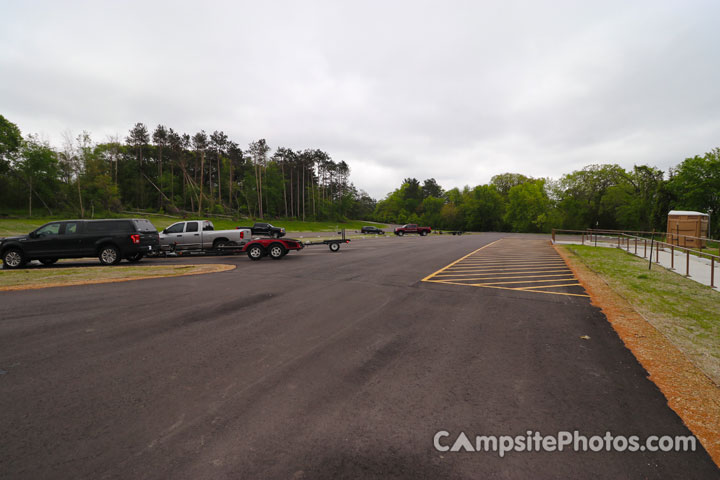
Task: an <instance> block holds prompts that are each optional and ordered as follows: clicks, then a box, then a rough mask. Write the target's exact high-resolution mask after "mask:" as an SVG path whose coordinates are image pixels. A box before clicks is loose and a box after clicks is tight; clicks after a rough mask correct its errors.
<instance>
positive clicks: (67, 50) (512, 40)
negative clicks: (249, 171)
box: [0, 0, 720, 197]
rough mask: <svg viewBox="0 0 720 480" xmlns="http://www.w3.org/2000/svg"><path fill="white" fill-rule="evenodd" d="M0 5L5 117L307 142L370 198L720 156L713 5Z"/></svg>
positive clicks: (42, 127)
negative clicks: (433, 183)
mask: <svg viewBox="0 0 720 480" xmlns="http://www.w3.org/2000/svg"><path fill="white" fill-rule="evenodd" d="M260 3H262V2H253V3H251V2H239V3H238V2H227V3H223V2H209V3H207V2H206V3H204V4H203V5H202V6H199V5H198V4H196V3H191V2H110V1H106V2H44V1H37V2H23V3H20V2H17V3H9V2H7V3H6V4H5V5H4V6H3V16H2V18H0V71H1V72H2V76H1V77H0V110H1V113H2V114H3V115H5V116H6V117H7V118H9V119H10V120H11V121H13V122H15V123H17V124H18V125H19V126H20V127H21V128H22V130H23V131H24V132H26V133H29V132H39V133H42V134H44V135H46V136H48V137H49V138H50V139H52V140H53V141H54V142H55V143H57V144H59V142H60V135H61V133H62V132H63V131H65V130H72V131H75V132H79V131H81V130H89V131H90V132H92V134H93V137H94V138H95V139H97V140H103V139H104V138H105V136H106V135H108V134H115V133H118V134H120V135H121V136H122V137H124V136H125V134H126V133H127V130H128V129H129V128H130V127H131V126H132V125H133V124H134V123H135V122H137V121H142V122H145V123H146V124H148V125H149V126H150V127H154V126H155V125H156V124H158V123H163V124H165V125H168V126H171V127H173V128H174V129H176V130H179V131H185V132H188V133H193V132H195V131H197V130H200V129H205V130H210V131H211V130H214V129H222V130H225V131H226V133H228V134H229V135H230V136H231V138H233V139H234V140H235V141H237V142H238V143H240V144H241V145H246V144H247V143H248V142H250V141H252V140H255V139H257V138H260V137H264V138H266V139H267V140H268V142H269V143H270V144H271V146H273V147H278V146H287V147H292V148H296V149H303V148H321V149H324V150H326V151H328V153H330V154H331V155H332V156H333V158H334V159H336V160H345V161H347V162H348V163H349V164H350V165H351V167H352V175H351V178H352V180H353V181H354V182H355V183H356V185H357V186H358V187H360V188H363V189H365V190H367V191H368V192H369V193H371V194H372V195H374V196H376V197H382V196H384V195H385V194H386V193H387V192H389V191H390V190H392V189H393V188H395V187H396V186H397V185H398V184H399V182H400V181H401V180H402V179H403V178H405V177H408V176H414V177H417V178H419V179H421V180H422V179H425V178H429V177H435V178H436V179H437V180H438V181H439V182H440V183H441V184H442V185H444V186H445V187H446V188H450V187H455V186H458V187H462V186H463V185H467V184H469V185H475V184H479V183H485V182H487V181H488V180H489V179H490V177H491V176H492V175H495V174H497V173H502V172H505V171H518V172H523V173H527V174H530V175H534V176H550V177H558V176H560V175H562V174H563V173H567V172H569V171H571V170H573V169H576V168H581V167H582V166H584V165H587V164H589V163H596V162H612V163H619V164H621V165H623V166H625V167H631V166H632V165H633V164H640V163H649V164H653V165H656V166H659V167H661V168H664V169H667V168H668V167H669V166H671V165H674V164H677V163H679V162H680V161H681V160H682V159H683V158H685V157H687V156H691V155H694V154H700V153H703V152H705V151H708V150H710V149H711V148H713V147H717V146H718V137H717V132H718V128H719V127H720V117H719V116H718V113H717V112H718V111H720V90H719V89H718V88H717V85H718V84H719V83H720V82H719V80H720V62H718V60H719V59H720V55H719V53H720V52H719V51H718V50H719V49H720V33H718V30H717V28H716V27H715V25H714V22H715V19H717V18H718V14H719V13H720V4H718V3H717V2H714V1H684V2H680V1H641V2H623V1H604V2H575V1H572V2H571V1H545V2H535V1H519V0H516V1H509V2H417V1H416V2H331V1H327V2H289V1H288V2H264V3H265V4H260Z"/></svg>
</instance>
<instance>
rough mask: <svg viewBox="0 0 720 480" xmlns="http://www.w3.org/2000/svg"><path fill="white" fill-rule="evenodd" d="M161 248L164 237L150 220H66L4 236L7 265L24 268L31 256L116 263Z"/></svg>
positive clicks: (0, 246)
mask: <svg viewBox="0 0 720 480" xmlns="http://www.w3.org/2000/svg"><path fill="white" fill-rule="evenodd" d="M159 248H160V237H159V235H158V232H157V230H156V229H155V227H154V226H153V224H152V223H150V221H148V220H143V219H117V220H62V221H59V222H51V223H47V224H45V225H43V226H42V227H40V228H38V229H37V230H35V231H33V232H30V233H29V234H28V235H24V236H21V237H8V238H3V239H0V258H2V260H3V268H22V267H23V266H24V265H25V264H26V263H27V262H29V261H31V260H40V262H41V263H43V264H44V265H52V264H53V263H55V262H57V261H58V260H59V259H61V258H80V257H94V256H97V257H98V258H99V259H100V263H102V264H103V265H115V264H118V263H120V261H121V260H122V259H123V258H124V259H126V260H128V261H129V262H137V261H139V260H140V259H141V258H142V257H143V256H144V255H145V254H146V253H149V252H154V251H156V250H159Z"/></svg>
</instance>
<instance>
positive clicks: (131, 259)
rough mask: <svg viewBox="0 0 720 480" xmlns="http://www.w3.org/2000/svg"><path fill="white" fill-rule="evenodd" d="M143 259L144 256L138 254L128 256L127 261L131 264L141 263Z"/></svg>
mask: <svg viewBox="0 0 720 480" xmlns="http://www.w3.org/2000/svg"><path fill="white" fill-rule="evenodd" d="M142 258H143V254H142V253H140V252H138V253H136V254H135V255H128V256H127V257H125V260H127V261H128V262H130V263H136V262H139V261H140V260H141V259H142Z"/></svg>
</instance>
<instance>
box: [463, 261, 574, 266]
mask: <svg viewBox="0 0 720 480" xmlns="http://www.w3.org/2000/svg"><path fill="white" fill-rule="evenodd" d="M561 263H564V262H563V261H562V260H558V261H552V260H544V261H537V262H496V261H492V262H468V261H467V260H466V261H464V262H462V263H460V264H459V265H457V266H463V267H467V266H472V267H483V266H487V267H491V266H494V265H527V266H530V265H559V264H561Z"/></svg>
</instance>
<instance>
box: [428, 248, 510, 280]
mask: <svg viewBox="0 0 720 480" xmlns="http://www.w3.org/2000/svg"><path fill="white" fill-rule="evenodd" d="M499 241H500V240H495V241H494V242H491V243H488V244H487V245H483V246H482V247H480V248H478V249H477V250H475V251H474V252H470V253H468V254H467V255H465V256H464V257H462V258H458V259H457V260H455V261H454V262H452V263H451V264H450V265H447V266H445V267H443V268H441V269H440V270H438V271H437V272H435V273H431V274H430V275H428V276H427V277H425V278H423V279H422V280H421V281H423V282H425V281H428V280H429V279H430V277H432V276H433V275H437V274H438V273H440V272H442V271H445V270H446V269H448V268H450V267H452V266H453V265H455V264H456V263H458V262H461V261H463V260H465V259H466V258H467V257H469V256H470V255H473V254H475V253H477V252H479V251H480V250H482V249H483V248H487V247H489V246H490V245H492V244H494V243H497V242H499Z"/></svg>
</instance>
